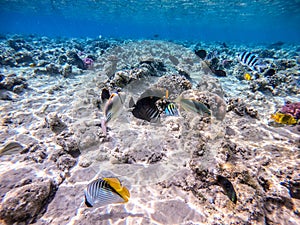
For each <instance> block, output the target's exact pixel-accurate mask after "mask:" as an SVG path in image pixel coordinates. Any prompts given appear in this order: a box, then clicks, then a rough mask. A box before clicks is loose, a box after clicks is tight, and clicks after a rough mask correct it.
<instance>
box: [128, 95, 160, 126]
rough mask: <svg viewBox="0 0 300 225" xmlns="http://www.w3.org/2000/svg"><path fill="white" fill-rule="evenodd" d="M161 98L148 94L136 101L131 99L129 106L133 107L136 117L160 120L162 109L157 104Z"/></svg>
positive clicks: (154, 120) (153, 120)
mask: <svg viewBox="0 0 300 225" xmlns="http://www.w3.org/2000/svg"><path fill="white" fill-rule="evenodd" d="M159 99H161V98H160V97H157V96H148V97H144V98H141V99H139V100H138V101H137V102H136V103H134V102H133V99H131V100H130V103H129V107H130V108H133V110H132V114H133V115H134V116H135V117H136V118H138V119H142V120H146V121H148V122H154V123H155V122H158V121H159V118H160V111H159V109H158V108H157V105H156V102H157V101H158V100H159Z"/></svg>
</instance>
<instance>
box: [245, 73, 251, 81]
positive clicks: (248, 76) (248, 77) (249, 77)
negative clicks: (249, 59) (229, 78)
mask: <svg viewBox="0 0 300 225" xmlns="http://www.w3.org/2000/svg"><path fill="white" fill-rule="evenodd" d="M244 78H245V80H252V77H251V75H250V74H249V73H245V75H244Z"/></svg>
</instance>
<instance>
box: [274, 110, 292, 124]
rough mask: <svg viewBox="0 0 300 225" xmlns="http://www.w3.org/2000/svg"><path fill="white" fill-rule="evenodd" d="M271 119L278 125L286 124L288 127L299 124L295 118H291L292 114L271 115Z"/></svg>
mask: <svg viewBox="0 0 300 225" xmlns="http://www.w3.org/2000/svg"><path fill="white" fill-rule="evenodd" d="M271 119H273V120H274V121H275V122H276V123H280V124H286V125H294V124H297V120H296V119H295V118H294V117H293V116H291V115H290V114H284V113H280V112H276V113H275V114H271Z"/></svg>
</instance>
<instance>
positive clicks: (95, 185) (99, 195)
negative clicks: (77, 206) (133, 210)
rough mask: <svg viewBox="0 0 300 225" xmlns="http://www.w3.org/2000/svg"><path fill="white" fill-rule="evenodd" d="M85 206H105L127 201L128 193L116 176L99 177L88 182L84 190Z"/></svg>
mask: <svg viewBox="0 0 300 225" xmlns="http://www.w3.org/2000/svg"><path fill="white" fill-rule="evenodd" d="M84 195H85V204H86V206H87V207H93V206H98V207H101V206H105V205H109V204H116V203H126V202H128V201H129V198H130V193H129V191H128V189H127V188H126V187H124V186H122V184H121V182H120V181H119V179H118V178H102V179H101V178H100V179H98V180H94V181H92V182H91V183H89V184H88V185H87V187H86V189H85V190H84Z"/></svg>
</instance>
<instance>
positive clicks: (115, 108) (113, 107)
mask: <svg viewBox="0 0 300 225" xmlns="http://www.w3.org/2000/svg"><path fill="white" fill-rule="evenodd" d="M125 98H126V95H125V93H124V92H118V93H112V94H111V96H110V97H109V99H108V100H107V102H106V103H105V106H104V110H103V114H104V117H103V118H102V120H101V127H102V131H103V133H104V134H105V135H106V132H107V126H106V125H107V123H108V122H109V121H110V120H113V119H115V118H117V117H118V116H119V115H120V114H121V112H122V108H123V104H124V101H125Z"/></svg>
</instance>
